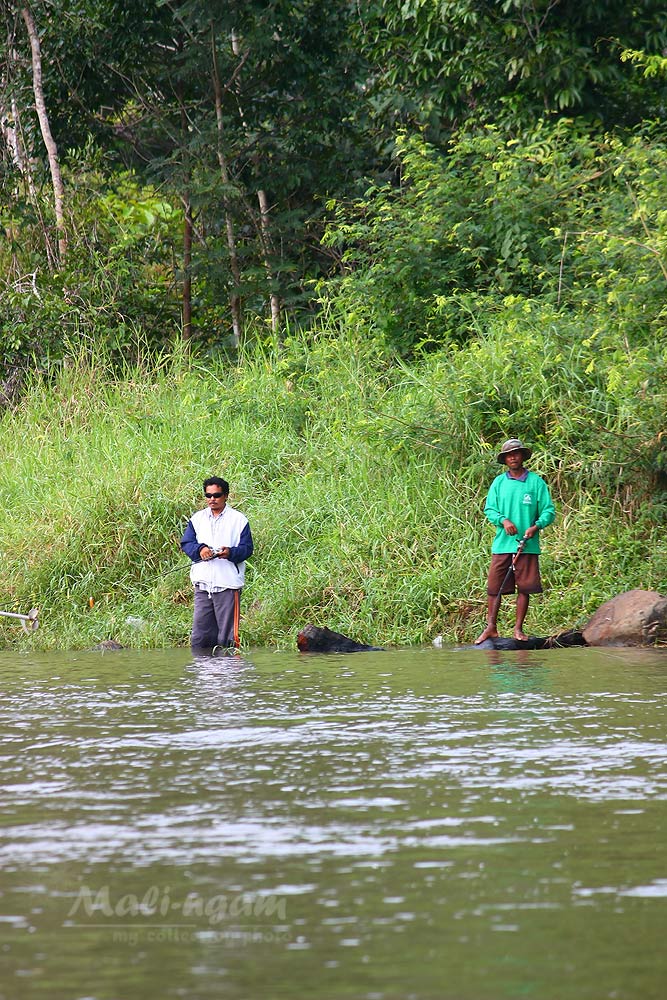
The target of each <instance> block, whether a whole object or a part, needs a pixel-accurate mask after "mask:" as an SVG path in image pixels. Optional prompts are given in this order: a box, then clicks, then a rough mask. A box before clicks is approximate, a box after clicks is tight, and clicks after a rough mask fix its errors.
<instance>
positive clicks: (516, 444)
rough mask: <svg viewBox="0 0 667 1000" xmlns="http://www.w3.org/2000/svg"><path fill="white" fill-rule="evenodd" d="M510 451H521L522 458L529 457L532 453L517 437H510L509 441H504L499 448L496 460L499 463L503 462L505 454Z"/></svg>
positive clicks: (502, 463)
mask: <svg viewBox="0 0 667 1000" xmlns="http://www.w3.org/2000/svg"><path fill="white" fill-rule="evenodd" d="M511 451H522V452H523V457H524V460H525V459H527V458H530V456H531V455H532V454H533V453H532V451H531V450H530V448H526V446H525V444H521V442H520V441H519V439H518V438H510V439H509V441H505V444H504V445H503V446H502V448H501V449H500V453H499V455H498V462H499V463H500V465H504V464H505V455H509V453H510V452H511Z"/></svg>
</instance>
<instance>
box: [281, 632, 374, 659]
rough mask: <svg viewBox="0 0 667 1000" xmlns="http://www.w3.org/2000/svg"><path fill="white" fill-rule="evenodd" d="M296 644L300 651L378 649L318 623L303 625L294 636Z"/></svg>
mask: <svg viewBox="0 0 667 1000" xmlns="http://www.w3.org/2000/svg"><path fill="white" fill-rule="evenodd" d="M296 644H297V646H298V647H299V650H300V652H302V653H362V652H364V651H365V650H379V649H380V647H379V646H367V645H366V643H364V642H355V640H354V639H349V638H348V636H346V635H342V634H341V633H340V632H332V630H331V629H330V628H320V627H319V626H318V625H305V626H304V628H302V629H301V631H300V632H299V634H298V636H297V637H296Z"/></svg>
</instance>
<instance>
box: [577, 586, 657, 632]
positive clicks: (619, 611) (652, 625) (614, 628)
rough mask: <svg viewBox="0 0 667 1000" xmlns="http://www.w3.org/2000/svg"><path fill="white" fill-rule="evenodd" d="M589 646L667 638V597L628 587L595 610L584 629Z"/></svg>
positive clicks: (654, 592) (652, 591) (651, 591)
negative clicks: (628, 588)
mask: <svg viewBox="0 0 667 1000" xmlns="http://www.w3.org/2000/svg"><path fill="white" fill-rule="evenodd" d="M583 634H584V638H585V640H586V642H587V643H588V645H589V646H652V645H655V643H657V642H664V641H666V640H667V597H663V596H662V595H661V594H659V593H658V592H657V591H655V590H628V591H626V592H625V593H624V594H618V596H617V597H612V599H611V600H610V601H607V602H606V603H605V604H603V605H602V606H601V607H600V608H598V610H597V611H596V612H595V614H594V615H593V617H592V618H591V619H590V621H589V622H588V624H587V625H586V627H585V628H584V630H583Z"/></svg>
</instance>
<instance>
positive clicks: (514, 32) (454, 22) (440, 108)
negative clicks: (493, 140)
mask: <svg viewBox="0 0 667 1000" xmlns="http://www.w3.org/2000/svg"><path fill="white" fill-rule="evenodd" d="M357 35H358V39H359V44H361V45H363V47H364V49H365V51H366V52H368V54H369V56H370V58H371V59H372V61H373V63H374V64H375V66H376V68H377V69H376V73H375V74H374V75H373V78H372V81H371V85H370V96H371V98H372V99H373V101H374V103H375V106H376V113H377V118H379V119H380V120H382V119H384V121H385V122H386V123H387V126H388V128H389V129H390V130H393V129H395V127H396V126H397V125H399V124H403V125H410V126H411V127H415V126H420V127H424V128H427V129H429V130H430V131H429V134H430V135H431V137H433V138H434V139H435V141H440V139H441V136H442V134H443V132H446V130H448V129H450V128H451V127H452V126H457V125H458V126H460V124H461V122H463V121H465V120H468V119H470V118H471V116H473V117H474V116H475V115H478V114H481V115H483V116H485V117H487V116H489V115H490V116H491V117H493V118H494V119H496V120H502V119H504V120H509V119H511V120H512V121H513V122H517V121H523V122H524V123H526V122H531V121H534V120H535V118H536V117H537V116H539V115H543V114H545V112H546V113H549V112H553V113H556V114H563V113H566V114H572V113H574V112H575V111H577V112H579V113H583V114H584V115H586V116H587V117H594V118H595V119H596V120H600V119H601V120H602V121H604V122H605V124H606V125H613V124H617V123H620V122H623V123H624V124H629V123H632V124H635V123H637V122H638V121H640V120H641V118H642V116H646V117H649V116H651V115H655V114H656V113H658V112H659V110H660V109H661V107H662V106H663V103H664V96H665V88H664V85H663V84H662V82H661V81H657V80H651V79H645V80H642V81H640V80H639V79H638V77H637V76H636V75H635V74H634V73H633V71H632V68H631V67H630V66H629V64H628V63H627V62H625V63H624V62H622V61H621V59H620V57H619V53H620V50H621V49H623V48H631V49H640V50H645V51H646V52H648V53H661V52H662V51H663V50H664V47H665V43H666V41H667V14H666V13H665V8H664V5H663V4H661V3H659V2H658V0H642V2H640V3H634V4H632V5H631V6H629V5H628V4H627V3H624V2H623V0H597V2H596V3H589V4H582V3H577V2H574V0H561V2H558V3H553V2H551V0H537V2H535V0H504V2H502V3H497V2H493V0H486V2H481V3H480V2H479V0H447V2H441V0H407V2H406V0H389V2H386V0H383V2H381V3H380V2H377V0H372V2H369V3H366V4H364V5H363V12H362V14H361V17H360V19H359V22H358V27H357Z"/></svg>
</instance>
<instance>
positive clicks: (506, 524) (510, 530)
mask: <svg viewBox="0 0 667 1000" xmlns="http://www.w3.org/2000/svg"><path fill="white" fill-rule="evenodd" d="M503 528H504V529H505V534H506V535H516V524H514V522H513V521H510V519H509V517H506V518H505V520H504V521H503Z"/></svg>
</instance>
